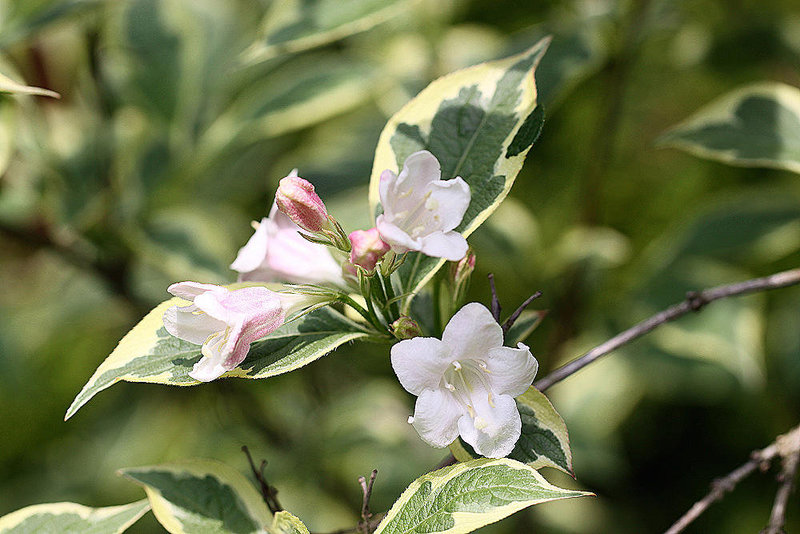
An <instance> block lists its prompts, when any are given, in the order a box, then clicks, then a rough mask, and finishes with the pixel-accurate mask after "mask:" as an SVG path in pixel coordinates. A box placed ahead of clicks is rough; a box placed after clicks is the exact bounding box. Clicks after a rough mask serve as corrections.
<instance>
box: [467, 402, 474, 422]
mask: <svg viewBox="0 0 800 534" xmlns="http://www.w3.org/2000/svg"><path fill="white" fill-rule="evenodd" d="M467 411H468V412H469V416H470V417H472V418H473V419H475V408H473V407H472V405H471V404H467Z"/></svg>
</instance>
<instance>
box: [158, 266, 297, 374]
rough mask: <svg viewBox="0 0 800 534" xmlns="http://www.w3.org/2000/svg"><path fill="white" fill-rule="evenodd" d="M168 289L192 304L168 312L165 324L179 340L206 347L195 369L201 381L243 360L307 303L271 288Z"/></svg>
mask: <svg viewBox="0 0 800 534" xmlns="http://www.w3.org/2000/svg"><path fill="white" fill-rule="evenodd" d="M168 291H169V292H170V293H172V294H173V295H175V296H176V297H180V298H182V299H186V300H188V301H191V302H192V303H191V304H190V305H188V306H172V307H171V308H169V309H168V310H167V311H166V312H164V327H165V328H166V329H167V332H169V333H170V334H172V335H173V336H175V337H177V338H180V339H183V340H185V341H188V342H190V343H195V344H197V345H202V346H203V347H202V349H201V352H202V354H203V357H202V358H201V359H200V361H198V362H197V363H196V364H195V365H194V367H193V368H192V370H191V372H190V373H189V376H191V377H192V378H194V379H195V380H200V381H201V382H210V381H211V380H214V379H215V378H218V377H219V376H220V375H222V374H223V373H224V372H225V371H229V370H231V369H233V368H234V367H236V366H237V365H239V364H240V363H242V362H243V361H244V359H245V357H246V356H247V352H248V351H249V350H250V343H252V342H253V341H256V340H257V339H260V338H262V337H264V336H266V335H267V334H269V333H271V332H273V331H274V330H276V329H277V328H279V327H280V326H281V325H282V324H283V323H284V321H285V320H286V316H287V315H290V314H291V313H293V312H294V311H298V310H299V309H300V308H302V307H304V305H306V304H307V299H306V298H305V297H303V296H301V295H292V294H287V293H276V292H274V291H270V290H269V289H267V288H266V287H246V288H242V289H237V290H234V291H229V290H228V289H226V288H224V287H221V286H216V285H213V284H198V283H196V282H180V283H178V284H172V285H171V286H169V288H168Z"/></svg>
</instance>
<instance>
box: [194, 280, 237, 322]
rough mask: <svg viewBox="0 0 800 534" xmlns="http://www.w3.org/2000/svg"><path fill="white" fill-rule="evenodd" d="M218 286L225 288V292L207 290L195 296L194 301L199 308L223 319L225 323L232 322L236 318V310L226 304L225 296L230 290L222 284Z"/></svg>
mask: <svg viewBox="0 0 800 534" xmlns="http://www.w3.org/2000/svg"><path fill="white" fill-rule="evenodd" d="M217 288H218V289H222V290H224V292H225V293H222V292H220V291H207V292H206V293H203V294H202V295H198V296H197V297H195V299H194V303H195V305H196V306H197V307H198V309H200V310H201V311H202V312H204V313H207V314H208V315H210V316H211V317H213V318H214V319H216V320H218V321H222V322H223V323H225V324H232V323H233V322H235V320H236V319H235V316H236V311H235V310H233V309H231V308H230V307H229V306H227V305H226V301H225V296H227V293H229V291H228V290H227V289H225V288H224V287H221V286H217Z"/></svg>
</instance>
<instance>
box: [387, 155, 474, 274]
mask: <svg viewBox="0 0 800 534" xmlns="http://www.w3.org/2000/svg"><path fill="white" fill-rule="evenodd" d="M441 176H442V171H441V167H440V166H439V161H438V160H437V159H436V157H435V156H434V155H433V154H431V153H430V152H428V151H427V150H421V151H419V152H415V153H413V154H411V155H410V156H408V158H407V159H406V161H405V163H404V164H403V170H402V171H401V172H400V174H399V175H396V174H395V173H393V172H392V171H390V170H385V171H383V174H381V180H380V184H379V192H380V198H381V204H382V205H383V214H382V215H379V216H378V218H377V220H376V225H377V227H378V231H379V232H380V234H381V239H383V240H384V241H386V242H387V243H389V244H390V245H391V246H392V250H394V251H395V252H397V253H400V254H402V253H403V252H407V251H409V250H418V251H420V252H422V253H423V254H427V255H428V256H434V257H437V258H446V259H448V260H451V261H458V260H460V259H461V258H463V257H464V255H465V254H466V253H467V241H466V239H464V237H463V236H462V235H461V234H459V233H458V232H456V231H455V228H456V227H457V226H458V225H459V224H460V223H461V219H463V218H464V213H465V212H466V211H467V207H468V206H469V202H470V191H469V186H468V185H467V183H466V182H465V181H464V180H462V179H461V177H456V178H454V179H452V180H442V179H441Z"/></svg>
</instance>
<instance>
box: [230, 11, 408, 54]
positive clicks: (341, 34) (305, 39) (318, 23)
mask: <svg viewBox="0 0 800 534" xmlns="http://www.w3.org/2000/svg"><path fill="white" fill-rule="evenodd" d="M410 3H411V1H410V0H347V1H346V2H342V1H341V0H313V1H303V0H282V1H281V2H273V3H272V7H271V9H270V10H269V11H268V12H267V14H266V16H265V18H264V21H265V24H264V30H263V35H264V36H263V37H262V39H261V41H260V42H258V43H255V44H254V45H253V46H251V47H250V49H249V50H247V52H246V53H245V54H244V61H245V62H246V63H249V64H255V63H260V62H263V61H266V60H268V59H271V58H273V57H275V56H278V55H280V54H293V53H296V52H301V51H303V50H308V49H311V48H314V47H317V46H322V45H324V44H327V43H330V42H333V41H337V40H339V39H343V38H345V37H348V36H350V35H353V34H356V33H361V32H364V31H367V30H369V29H371V28H373V27H375V26H377V25H378V24H381V23H383V22H385V21H387V20H389V19H391V18H392V17H394V16H396V15H397V14H399V13H400V12H401V11H402V10H403V9H405V8H406V7H407V6H408V5H409V4H410Z"/></svg>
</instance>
